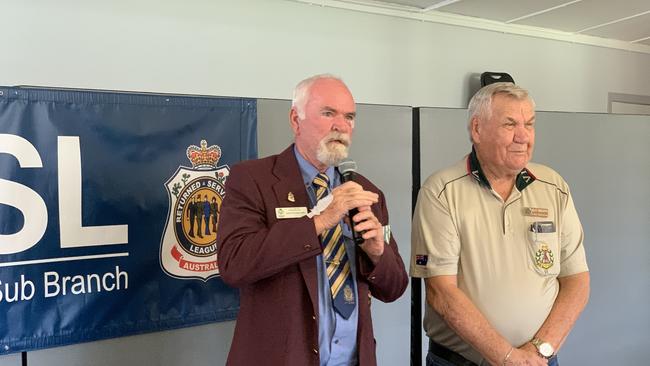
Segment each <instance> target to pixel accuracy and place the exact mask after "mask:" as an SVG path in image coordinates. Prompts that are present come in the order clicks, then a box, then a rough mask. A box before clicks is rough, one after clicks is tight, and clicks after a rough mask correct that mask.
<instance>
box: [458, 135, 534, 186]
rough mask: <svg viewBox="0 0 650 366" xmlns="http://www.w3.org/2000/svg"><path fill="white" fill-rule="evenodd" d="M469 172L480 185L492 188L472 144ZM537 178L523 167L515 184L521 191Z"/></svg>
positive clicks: (468, 158)
mask: <svg viewBox="0 0 650 366" xmlns="http://www.w3.org/2000/svg"><path fill="white" fill-rule="evenodd" d="M467 173H468V174H470V175H471V176H472V177H474V179H476V181H477V182H478V183H479V184H480V185H482V186H484V187H486V188H488V189H491V188H492V187H490V182H489V181H488V180H487V178H486V177H485V174H484V173H483V169H482V168H481V163H479V161H478V156H477V155H476V150H475V149H474V146H472V152H471V153H470V154H469V155H468V156H467ZM535 179H537V178H535V176H534V175H533V173H531V172H530V170H528V169H527V168H523V169H522V170H521V171H520V172H519V174H517V178H516V180H515V186H516V187H517V189H518V190H519V191H520V192H521V191H523V190H524V189H525V188H526V187H528V186H529V185H530V184H531V183H533V182H534V181H535Z"/></svg>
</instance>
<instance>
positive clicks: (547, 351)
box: [538, 342, 553, 357]
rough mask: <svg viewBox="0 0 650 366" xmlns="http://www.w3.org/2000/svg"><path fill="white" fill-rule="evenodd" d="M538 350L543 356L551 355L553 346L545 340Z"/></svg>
mask: <svg viewBox="0 0 650 366" xmlns="http://www.w3.org/2000/svg"><path fill="white" fill-rule="evenodd" d="M538 350H539V353H541V355H542V356H544V357H551V356H553V346H551V345H550V344H548V343H546V342H544V343H542V344H540V345H539V348H538Z"/></svg>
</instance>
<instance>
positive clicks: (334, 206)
mask: <svg viewBox="0 0 650 366" xmlns="http://www.w3.org/2000/svg"><path fill="white" fill-rule="evenodd" d="M355 116H356V107H355V104H354V99H353V98H352V94H351V93H350V91H349V90H348V88H347V87H346V85H345V84H344V83H343V82H342V81H341V80H340V79H338V78H336V77H334V76H331V75H317V76H314V77H311V78H308V79H305V80H303V81H302V82H300V83H299V84H298V85H297V86H296V88H295V90H294V96H293V101H292V106H291V111H290V113H289V119H290V123H291V128H292V130H293V133H294V140H295V144H293V145H291V146H289V147H288V148H287V149H286V150H285V151H284V152H282V153H280V154H278V155H273V156H270V157H267V158H263V159H258V160H251V161H246V162H243V163H241V164H238V165H235V166H234V167H233V168H232V170H231V172H230V175H229V177H228V181H227V183H226V197H225V199H224V201H223V204H222V206H221V217H220V222H219V227H218V235H217V238H218V239H217V240H218V241H217V243H218V248H219V254H218V258H219V267H220V273H221V276H222V278H223V280H224V282H226V283H227V284H229V285H231V286H234V287H238V288H240V310H239V314H238V317H237V325H236V328H235V335H234V339H233V342H232V346H231V348H230V353H229V355H228V362H227V364H228V365H272V366H273V365H290V366H293V365H314V366H319V365H364V366H365V365H376V363H377V362H376V356H375V341H374V336H373V330H372V320H371V314H370V305H371V296H372V297H375V298H377V299H379V300H381V301H384V302H390V301H394V300H396V299H397V298H399V297H400V296H401V295H402V293H403V292H404V290H405V289H406V286H407V283H408V277H407V274H406V271H405V270H404V264H403V262H402V258H401V257H400V255H399V252H398V250H397V245H396V243H395V240H394V239H393V237H392V235H391V234H390V230H389V229H388V227H389V226H388V211H387V208H386V202H385V200H384V196H383V194H382V193H381V191H380V190H379V189H378V188H377V187H375V186H374V185H373V184H372V183H370V181H368V180H367V179H366V178H365V177H363V176H361V175H356V177H355V179H354V181H349V182H346V183H343V184H341V177H340V174H339V173H338V171H337V169H336V168H335V166H336V165H337V164H338V163H339V162H340V161H341V160H343V159H345V158H346V157H347V155H348V148H349V145H350V142H351V137H352V131H353V129H354V120H355ZM328 196H329V197H328ZM318 202H320V204H318V207H317V208H316V209H314V206H316V205H317V203H318ZM326 202H329V204H327V205H326V204H325V203H326ZM323 207H324V208H323ZM355 208H356V209H358V210H359V213H358V214H356V215H354V217H347V215H348V212H349V211H350V210H351V209H355ZM308 212H309V214H308ZM349 220H352V221H354V223H355V230H356V231H357V234H358V235H360V236H361V237H362V238H363V239H364V241H363V243H362V244H360V245H355V244H354V242H353V240H352V239H351V237H352V235H351V230H350V227H349V225H348V222H349Z"/></svg>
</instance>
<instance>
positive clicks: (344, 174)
mask: <svg viewBox="0 0 650 366" xmlns="http://www.w3.org/2000/svg"><path fill="white" fill-rule="evenodd" d="M337 168H338V169H339V173H340V174H341V183H345V182H350V181H353V180H354V175H355V173H356V171H357V163H355V162H354V160H352V159H344V160H343V161H341V162H340V163H338V165H337ZM358 213H359V209H358V208H356V207H355V208H353V209H351V210H350V211H349V212H348V217H349V218H350V230H351V231H352V240H353V241H354V243H355V244H357V245H359V244H363V242H364V240H365V239H364V238H362V237H361V234H362V233H357V232H356V231H355V230H354V225H355V223H354V221H352V217H354V215H356V214H358Z"/></svg>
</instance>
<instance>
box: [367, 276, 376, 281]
mask: <svg viewBox="0 0 650 366" xmlns="http://www.w3.org/2000/svg"><path fill="white" fill-rule="evenodd" d="M376 278H377V277H375V276H370V278H368V279H369V280H370V281H374V280H375V279H376Z"/></svg>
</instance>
